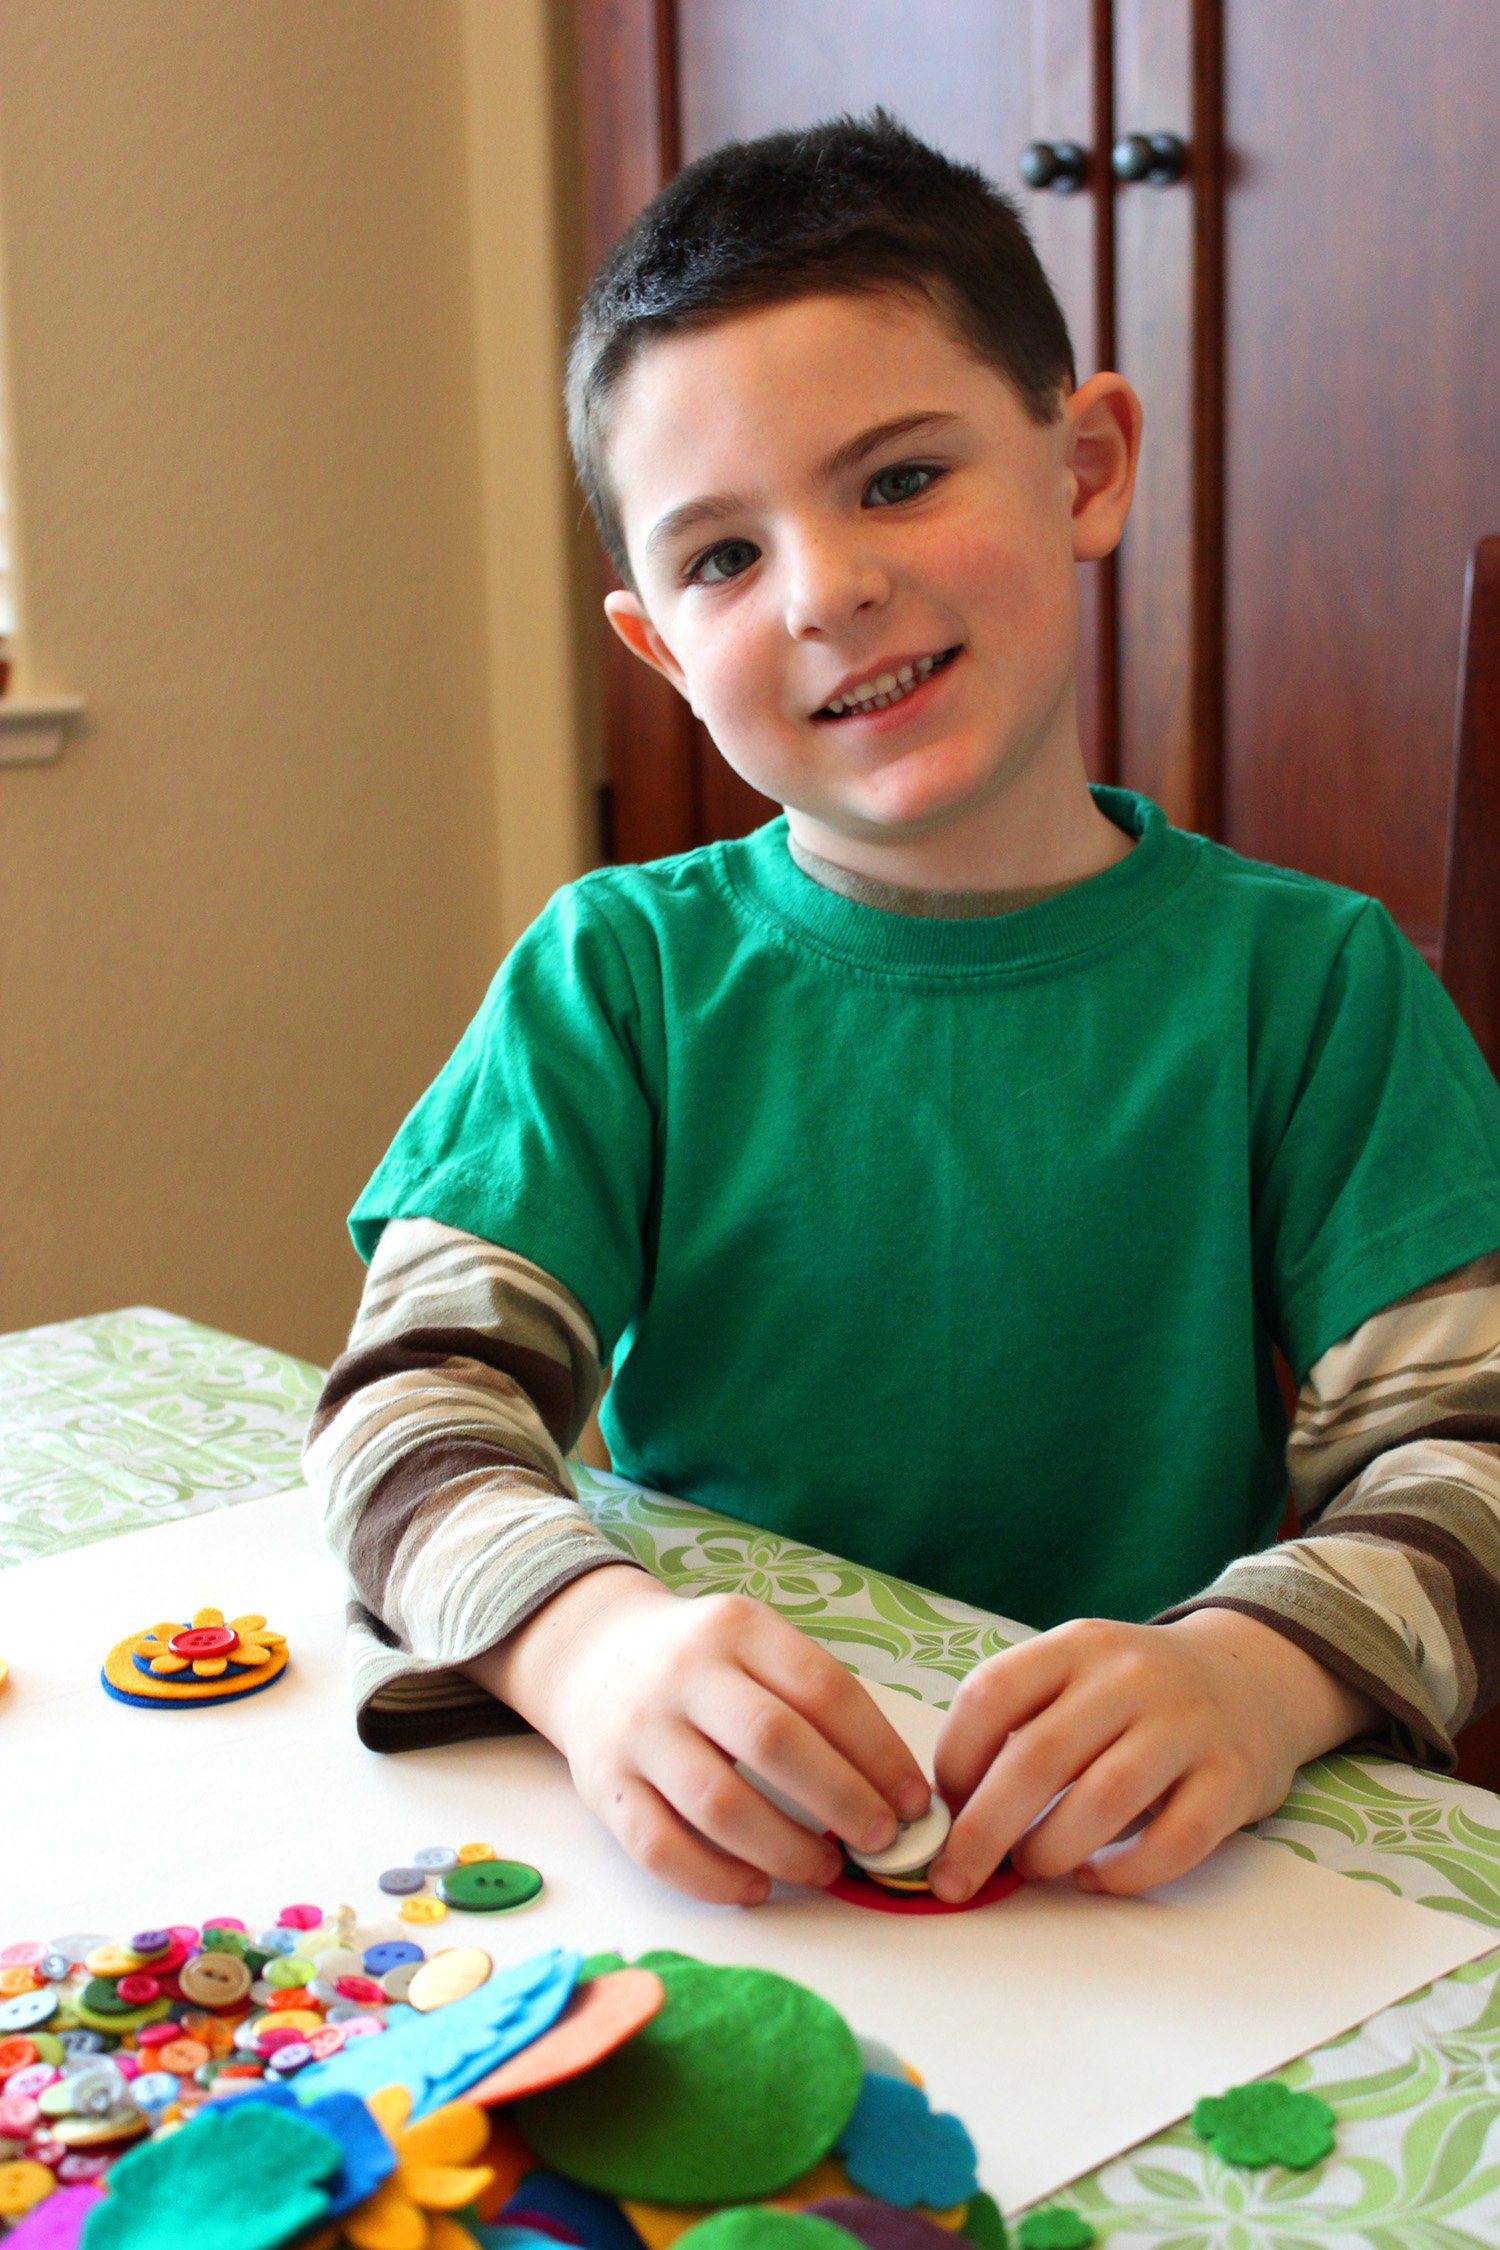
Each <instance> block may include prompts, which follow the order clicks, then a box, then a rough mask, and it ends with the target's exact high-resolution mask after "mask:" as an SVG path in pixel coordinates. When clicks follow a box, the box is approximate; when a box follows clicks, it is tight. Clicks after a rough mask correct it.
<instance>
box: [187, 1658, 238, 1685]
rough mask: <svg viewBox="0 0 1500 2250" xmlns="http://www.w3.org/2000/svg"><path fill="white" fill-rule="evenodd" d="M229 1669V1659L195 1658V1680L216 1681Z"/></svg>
mask: <svg viewBox="0 0 1500 2250" xmlns="http://www.w3.org/2000/svg"><path fill="white" fill-rule="evenodd" d="M228 1669H229V1660H228V1658H227V1657H223V1656H195V1657H194V1659H193V1673H194V1676H195V1678H197V1679H200V1680H216V1679H218V1677H219V1675H220V1673H222V1672H227V1671H228Z"/></svg>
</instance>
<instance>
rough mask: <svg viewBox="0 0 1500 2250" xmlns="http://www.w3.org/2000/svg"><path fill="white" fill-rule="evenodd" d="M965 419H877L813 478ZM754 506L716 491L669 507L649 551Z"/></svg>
mask: <svg viewBox="0 0 1500 2250" xmlns="http://www.w3.org/2000/svg"><path fill="white" fill-rule="evenodd" d="M962 420H963V416H962V415H961V414H950V413H948V412H946V411H944V410H942V409H939V408H934V409H933V410H932V411H930V412H928V413H924V414H898V415H896V416H895V417H894V419H893V420H891V421H889V422H877V423H876V424H875V426H874V428H873V429H869V430H861V431H860V433H859V435H858V436H857V437H851V438H845V440H844V442H843V444H842V445H836V446H835V447H834V449H833V451H832V452H831V453H830V454H829V456H828V458H827V460H826V461H820V462H819V464H818V466H817V468H816V469H815V470H814V472H813V481H814V482H815V483H817V484H828V483H831V482H832V480H833V478H834V477H836V476H839V475H841V474H842V473H843V471H844V470H845V469H852V468H854V467H855V465H856V464H857V463H858V462H860V461H863V459H864V458H865V455H866V454H867V453H873V452H874V451H875V450H876V448H877V447H878V446H882V445H886V444H888V443H889V442H890V440H891V439H892V438H898V437H906V436H907V435H908V434H909V433H910V432H911V431H912V430H925V429H934V428H938V427H940V426H943V425H945V424H948V423H953V422H961V421H962ZM750 505H751V503H750V501H749V500H747V499H746V498H745V496H744V494H743V493H740V492H715V493H711V494H709V495H708V496H706V497H705V498H704V499H702V500H684V501H683V503H682V505H681V507H678V508H669V509H668V510H667V512H666V514H665V515H664V516H662V517H661V518H660V520H659V521H658V522H657V523H655V524H653V526H652V528H651V530H650V532H649V534H648V535H647V539H646V549H645V551H646V553H647V554H648V555H651V554H655V552H656V550H657V548H658V547H664V546H665V545H666V543H667V541H668V540H670V539H676V538H677V537H679V535H680V534H681V533H682V532H684V531H690V530H692V529H693V527H694V526H695V525H696V524H701V523H718V522H719V521H720V520H721V519H722V518H723V517H725V516H733V515H738V514H740V513H741V511H742V510H744V509H746V508H748V507H749V506H750Z"/></svg>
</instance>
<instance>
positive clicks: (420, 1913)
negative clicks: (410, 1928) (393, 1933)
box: [396, 1892, 448, 1922]
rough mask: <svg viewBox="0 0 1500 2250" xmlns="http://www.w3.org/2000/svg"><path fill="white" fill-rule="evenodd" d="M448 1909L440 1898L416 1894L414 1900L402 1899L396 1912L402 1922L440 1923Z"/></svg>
mask: <svg viewBox="0 0 1500 2250" xmlns="http://www.w3.org/2000/svg"><path fill="white" fill-rule="evenodd" d="M447 1911H448V1909H447V1907H446V1906H444V1904H443V1902H442V1900H441V1899H440V1898H433V1897H431V1896H430V1895H429V1894H427V1893H425V1892H418V1893H417V1895H416V1896H415V1897H414V1898H404V1899H403V1900H402V1901H401V1904H400V1905H399V1906H398V1907H397V1909H396V1912H397V1913H398V1914H399V1915H400V1917H401V1919H402V1921H403V1922H441V1920H442V1919H443V1916H444V1915H445V1914H446V1913H447Z"/></svg>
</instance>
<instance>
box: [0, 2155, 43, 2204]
mask: <svg viewBox="0 0 1500 2250" xmlns="http://www.w3.org/2000/svg"><path fill="white" fill-rule="evenodd" d="M56 2185H57V2182H56V2180H55V2179H54V2178H53V2177H52V2174H51V2173H50V2172H49V2171H48V2169H47V2167H46V2165H45V2164H35V2163H33V2162H32V2161H31V2159H30V2158H29V2157H25V2156H18V2157H14V2158H12V2160H11V2161H10V2162H9V2163H7V2164H0V2218H7V2219H19V2218H20V2216H21V2214H22V2213H23V2212H24V2211H30V2210H31V2209H33V2207H34V2206H35V2205H36V2204H38V2203H40V2202H42V2201H43V2199H44V2198H45V2197H47V2196H49V2195H50V2194H51V2193H52V2190H53V2189H54V2188H55V2187H56Z"/></svg>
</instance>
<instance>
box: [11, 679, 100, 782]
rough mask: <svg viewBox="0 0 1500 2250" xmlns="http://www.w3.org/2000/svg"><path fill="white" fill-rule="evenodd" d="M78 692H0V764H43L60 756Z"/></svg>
mask: <svg viewBox="0 0 1500 2250" xmlns="http://www.w3.org/2000/svg"><path fill="white" fill-rule="evenodd" d="M82 710H83V697H82V696H81V695H16V696H0V766H45V765H50V764H51V762H52V760H53V759H54V758H58V757H61V755H62V747H63V744H64V742H65V741H66V740H67V738H68V730H69V728H70V727H71V726H72V724H73V721H74V720H75V719H76V718H77V717H78V716H79V714H80V712H81V711H82Z"/></svg>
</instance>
